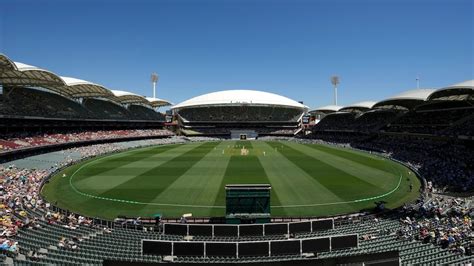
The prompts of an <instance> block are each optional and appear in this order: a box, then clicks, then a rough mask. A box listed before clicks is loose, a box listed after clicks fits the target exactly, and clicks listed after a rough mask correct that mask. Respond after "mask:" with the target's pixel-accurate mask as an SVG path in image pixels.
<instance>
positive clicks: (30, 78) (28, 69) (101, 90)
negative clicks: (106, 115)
mask: <svg viewBox="0 0 474 266" xmlns="http://www.w3.org/2000/svg"><path fill="white" fill-rule="evenodd" d="M0 84H1V85H6V86H31V87H42V88H45V89H48V90H50V91H53V92H56V93H58V94H61V95H63V96H66V97H71V98H88V97H100V98H107V99H110V100H113V101H115V102H118V103H124V104H145V105H149V106H153V107H160V106H169V105H171V103H170V102H169V101H166V100H163V99H157V98H148V99H145V98H144V97H142V96H140V95H137V94H134V93H131V92H126V91H114V92H115V93H114V92H113V91H111V90H109V89H107V88H106V87H104V86H102V85H99V84H95V83H92V82H89V81H86V80H81V79H77V78H71V77H60V76H58V75H56V74H54V73H52V72H50V71H47V70H44V69H41V68H38V67H35V66H30V65H27V64H23V63H19V62H13V61H12V60H10V58H8V57H7V56H6V55H4V54H0Z"/></svg>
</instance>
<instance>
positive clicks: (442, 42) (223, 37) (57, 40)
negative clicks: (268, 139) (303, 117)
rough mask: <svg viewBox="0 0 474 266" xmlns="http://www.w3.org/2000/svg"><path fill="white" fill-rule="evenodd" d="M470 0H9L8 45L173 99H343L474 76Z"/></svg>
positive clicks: (25, 58) (1, 42)
mask: <svg viewBox="0 0 474 266" xmlns="http://www.w3.org/2000/svg"><path fill="white" fill-rule="evenodd" d="M473 13H474V11H473V1H472V0H434V1H428V0H399V1H392V0H370V1H369V0H363V1H352V0H346V1H344V0H336V1H329V0H325V1H298V0H297V1H292V0H288V1H266V0H260V1H259V0H256V1H233V0H214V1H209V0H208V1H198V0H194V1H191V0H189V1H183V0H176V1H171V0H169V1H140V0H138V1H136V0H130V1H111V0H110V1H59V0H54V1H53V0H49V1H45V0H30V1H22V0H19V1H13V0H0V52H1V53H4V54H6V55H7V56H9V57H10V58H12V59H13V60H14V61H19V62H23V63H27V64H31V65H35V66H39V67H41V68H45V69H48V70H51V71H53V72H55V73H57V74H59V75H63V76H71V77H76V78H81V79H85V80H89V81H93V82H96V83H99V84H102V85H104V86H106V87H108V88H110V89H121V90H127V91H131V92H135V93H138V94H141V95H148V96H150V95H151V88H150V87H151V85H150V81H149V80H150V73H151V72H153V71H156V72H157V73H158V74H159V75H160V81H159V84H158V96H159V97H161V98H165V99H169V100H171V101H173V102H175V103H178V102H180V101H182V100H185V99H187V98H190V97H192V96H197V95H200V94H203V93H206V92H211V91H218V90H224V89H256V90H264V91H270V92H274V93H278V94H282V95H285V96H288V97H290V98H293V99H295V100H302V101H304V102H305V104H307V105H309V106H310V107H312V108H314V107H318V106H322V105H326V104H331V103H332V89H331V84H330V82H329V77H330V76H331V75H332V74H338V75H339V76H340V77H341V84H340V89H339V90H340V91H339V92H340V94H339V95H340V97H339V102H340V104H350V103H354V102H357V101H362V100H382V99H383V98H385V97H388V96H390V95H392V94H395V93H398V92H402V91H404V90H407V89H413V88H414V87H415V86H416V82H415V79H416V76H417V75H419V76H420V78H421V87H442V86H446V85H450V84H452V83H456V82H461V81H464V80H468V79H473V77H474V67H473V62H474V55H473V36H474V32H473V25H474V21H473Z"/></svg>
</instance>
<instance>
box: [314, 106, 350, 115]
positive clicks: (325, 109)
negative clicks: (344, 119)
mask: <svg viewBox="0 0 474 266" xmlns="http://www.w3.org/2000/svg"><path fill="white" fill-rule="evenodd" d="M341 108H343V107H342V106H339V105H326V106H321V107H319V108H316V109H314V110H311V111H310V113H316V112H321V113H332V112H337V111H339V110H340V109H341Z"/></svg>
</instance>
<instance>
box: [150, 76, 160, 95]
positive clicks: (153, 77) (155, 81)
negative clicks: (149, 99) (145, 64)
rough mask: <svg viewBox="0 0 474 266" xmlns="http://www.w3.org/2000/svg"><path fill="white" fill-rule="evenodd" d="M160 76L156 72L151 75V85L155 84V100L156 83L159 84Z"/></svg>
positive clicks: (154, 92) (154, 93)
mask: <svg viewBox="0 0 474 266" xmlns="http://www.w3.org/2000/svg"><path fill="white" fill-rule="evenodd" d="M158 79H159V76H158V74H156V73H155V72H153V73H152V74H151V83H152V84H153V98H156V83H158Z"/></svg>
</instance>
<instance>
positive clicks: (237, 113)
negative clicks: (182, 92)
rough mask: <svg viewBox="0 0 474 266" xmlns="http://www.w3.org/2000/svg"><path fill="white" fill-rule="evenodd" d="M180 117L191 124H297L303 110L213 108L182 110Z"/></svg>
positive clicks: (256, 107) (243, 107) (254, 107)
mask: <svg viewBox="0 0 474 266" xmlns="http://www.w3.org/2000/svg"><path fill="white" fill-rule="evenodd" d="M179 115H180V116H181V117H182V118H184V119H185V120H187V121H190V122H199V121H204V122H210V121H212V122H229V121H236V122H239V121H254V122H290V121H293V122H296V121H297V119H298V118H299V116H300V115H301V110H298V109H291V108H283V107H267V106H262V107H258V106H245V105H242V106H220V107H215V106H213V107H200V108H186V109H182V110H180V111H179Z"/></svg>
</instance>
